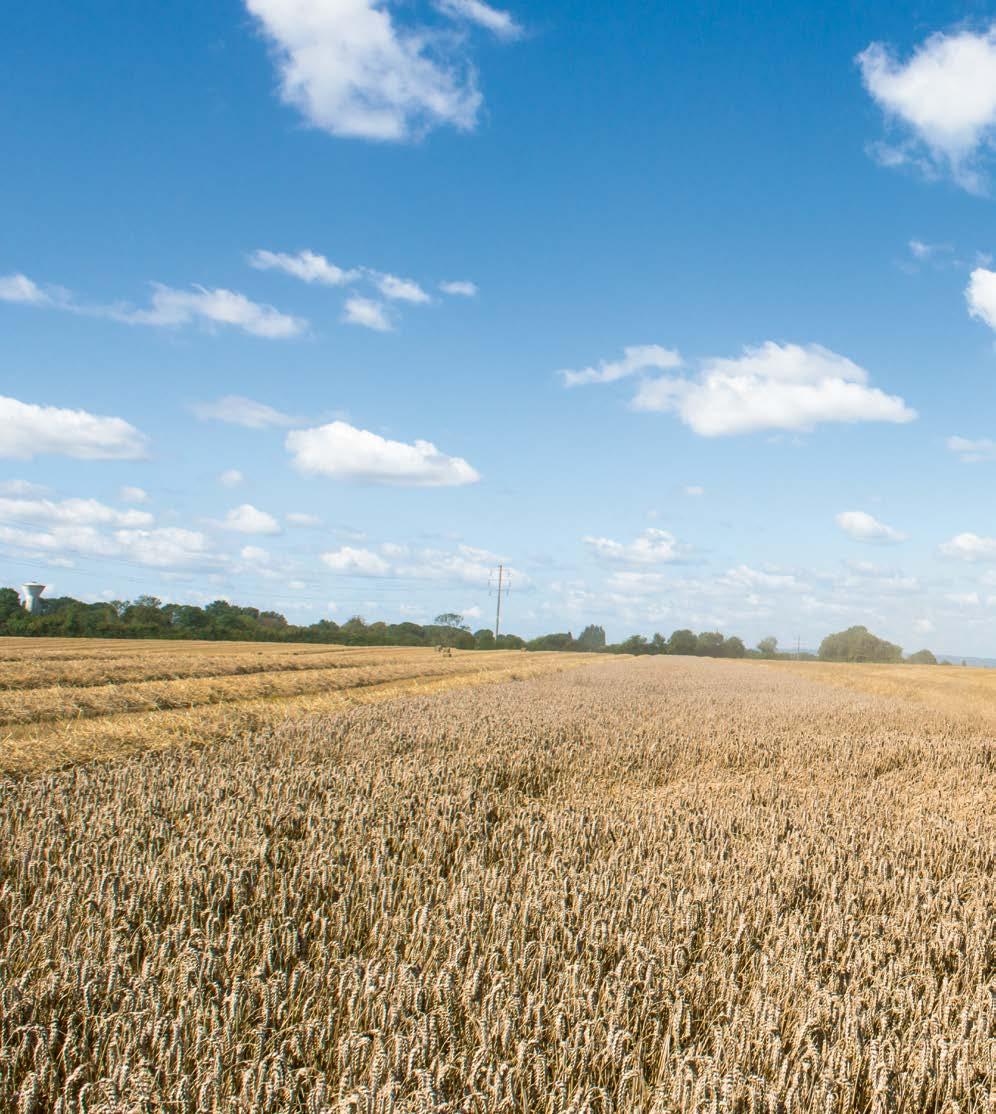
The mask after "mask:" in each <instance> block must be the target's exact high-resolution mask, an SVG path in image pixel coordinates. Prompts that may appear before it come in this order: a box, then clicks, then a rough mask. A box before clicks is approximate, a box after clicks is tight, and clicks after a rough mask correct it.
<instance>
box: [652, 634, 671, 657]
mask: <svg viewBox="0 0 996 1114" xmlns="http://www.w3.org/2000/svg"><path fill="white" fill-rule="evenodd" d="M650 652H651V653H652V654H666V653H667V639H666V638H665V637H664V635H663V634H660V633H658V634H655V635H654V637H653V638H651V640H650Z"/></svg>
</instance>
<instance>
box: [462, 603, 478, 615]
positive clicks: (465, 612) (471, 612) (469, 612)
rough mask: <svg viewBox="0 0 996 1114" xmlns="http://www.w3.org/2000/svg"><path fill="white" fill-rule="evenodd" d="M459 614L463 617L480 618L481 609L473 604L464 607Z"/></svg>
mask: <svg viewBox="0 0 996 1114" xmlns="http://www.w3.org/2000/svg"><path fill="white" fill-rule="evenodd" d="M460 614H461V615H462V616H463V617H464V619H480V617H481V609H480V608H479V607H478V606H477V605H476V604H475V605H474V606H473V607H465V608H464V609H463V610H462V611H461V612H460Z"/></svg>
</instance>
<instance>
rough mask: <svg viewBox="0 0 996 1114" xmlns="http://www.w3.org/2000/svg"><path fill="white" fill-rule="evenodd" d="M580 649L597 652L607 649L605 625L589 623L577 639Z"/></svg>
mask: <svg viewBox="0 0 996 1114" xmlns="http://www.w3.org/2000/svg"><path fill="white" fill-rule="evenodd" d="M577 649H578V650H589V651H592V652H597V651H598V650H604V649H605V627H596V626H594V625H589V626H587V627H585V628H584V630H583V631H582V632H581V634H580V637H579V638H578V641H577Z"/></svg>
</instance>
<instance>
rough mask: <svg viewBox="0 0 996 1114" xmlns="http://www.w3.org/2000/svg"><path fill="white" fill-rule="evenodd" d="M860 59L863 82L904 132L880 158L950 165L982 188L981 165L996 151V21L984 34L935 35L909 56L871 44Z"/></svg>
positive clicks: (958, 177) (967, 184)
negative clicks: (904, 58) (995, 142)
mask: <svg viewBox="0 0 996 1114" xmlns="http://www.w3.org/2000/svg"><path fill="white" fill-rule="evenodd" d="M857 61H858V65H859V66H860V67H861V75H862V78H863V80H864V84H865V88H866V89H867V90H868V92H869V93H870V94H871V96H872V97H873V99H874V100H875V102H876V103H877V104H878V106H879V107H880V108H881V109H882V110H883V111H884V112H885V113H886V114H887V116H888V117H889V118H890V119H891V120H894V121H897V122H898V123H899V124H900V125H901V126H903V127H904V128H905V130H906V132H907V138H906V139H905V140H904V141H903V142H902V143H901V144H900V145H899V146H893V145H889V144H884V145H880V146H879V147H878V148H877V151H878V157H879V158H880V160H881V161H883V162H885V163H886V164H887V165H902V164H914V165H919V166H920V167H921V168H922V169H924V170H926V171H927V172H928V173H932V174H937V173H938V172H942V171H945V172H947V173H949V174H950V175H951V176H952V177H953V178H954V180H955V181H956V182H957V183H958V184H959V185H961V186H962V187H964V188H965V189H968V190H971V191H973V192H980V191H981V190H982V189H983V187H984V178H983V176H982V173H981V171H980V170H979V165H978V164H979V161H980V157H981V156H982V155H983V153H986V154H988V153H990V151H991V149H992V146H993V138H994V127H996V25H994V26H993V27H990V28H989V30H988V31H984V32H980V33H974V32H971V31H958V32H954V33H951V34H944V33H943V32H939V33H937V34H934V35H931V36H930V37H929V38H927V39H926V40H924V42H923V43H921V44H920V45H919V46H918V47H917V48H916V50H915V51H914V52H913V55H912V56H911V57H910V59H909V60H908V61H906V62H900V61H899V60H898V59H897V58H895V57H894V55H893V54H892V53H891V52H890V50H889V48H888V47H886V46H884V45H883V44H882V43H872V44H871V45H870V46H869V47H868V48H867V49H866V50H865V51H863V52H862V53H861V54H859V55H858V58H857Z"/></svg>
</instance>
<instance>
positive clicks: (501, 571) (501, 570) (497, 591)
mask: <svg viewBox="0 0 996 1114" xmlns="http://www.w3.org/2000/svg"><path fill="white" fill-rule="evenodd" d="M503 580H504V585H503V583H502V582H503ZM510 580H511V575H508V576H506V575H505V566H504V565H499V566H498V586H497V588H493V587H492V586H491V585H490V584H489V585H488V592H489V594H491V595H496V596H497V597H498V599H497V602H496V606H495V641H496V642H497V641H498V632H499V630H500V628H501V597H502V592H504V593H505V595H506V596H507V595H508V590H509V587H510V584H509V581H510Z"/></svg>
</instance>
